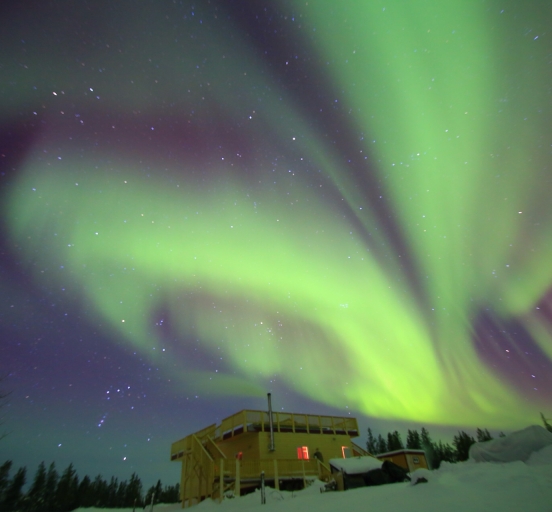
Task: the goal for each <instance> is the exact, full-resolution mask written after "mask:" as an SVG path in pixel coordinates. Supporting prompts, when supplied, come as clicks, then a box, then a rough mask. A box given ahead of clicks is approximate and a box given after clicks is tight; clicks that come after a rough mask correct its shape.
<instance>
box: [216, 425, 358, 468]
mask: <svg viewBox="0 0 552 512" xmlns="http://www.w3.org/2000/svg"><path fill="white" fill-rule="evenodd" d="M217 446H218V447H219V448H220V450H221V451H222V452H223V453H224V454H225V455H226V457H227V458H228V459H234V458H235V457H236V456H237V454H238V453H240V452H241V454H242V455H241V457H242V459H243V460H248V459H297V458H298V457H297V447H299V446H307V447H308V450H309V459H312V458H313V456H314V452H315V451H316V448H318V449H319V451H320V453H322V456H323V457H324V461H326V462H327V461H328V460H329V459H333V458H340V457H343V451H342V447H343V446H347V447H348V448H350V449H351V448H352V443H351V438H350V437H349V436H347V435H339V434H335V435H333V434H332V435H330V434H307V433H293V432H275V433H274V447H275V449H274V451H270V449H269V447H270V432H244V433H242V434H238V435H236V436H234V437H230V438H228V439H224V440H222V441H219V442H218V443H217Z"/></svg>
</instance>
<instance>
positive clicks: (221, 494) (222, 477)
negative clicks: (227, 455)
mask: <svg viewBox="0 0 552 512" xmlns="http://www.w3.org/2000/svg"><path fill="white" fill-rule="evenodd" d="M223 492H224V459H222V458H221V459H220V475H219V503H222V498H223V497H224V496H223Z"/></svg>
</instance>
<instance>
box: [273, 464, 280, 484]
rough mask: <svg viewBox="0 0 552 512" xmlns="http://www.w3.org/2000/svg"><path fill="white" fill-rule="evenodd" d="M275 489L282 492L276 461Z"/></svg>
mask: <svg viewBox="0 0 552 512" xmlns="http://www.w3.org/2000/svg"><path fill="white" fill-rule="evenodd" d="M274 488H275V489H276V490H277V491H279V490H280V479H279V478H278V461H277V460H276V459H274Z"/></svg>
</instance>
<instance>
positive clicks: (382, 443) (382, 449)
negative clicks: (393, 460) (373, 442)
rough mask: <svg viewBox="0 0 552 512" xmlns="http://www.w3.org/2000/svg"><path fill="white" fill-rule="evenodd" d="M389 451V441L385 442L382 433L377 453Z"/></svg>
mask: <svg viewBox="0 0 552 512" xmlns="http://www.w3.org/2000/svg"><path fill="white" fill-rule="evenodd" d="M387 451H388V450H387V443H386V442H385V439H384V438H383V437H382V436H381V434H378V442H377V448H376V454H378V453H385V452H387Z"/></svg>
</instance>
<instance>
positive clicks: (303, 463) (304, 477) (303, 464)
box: [301, 459, 307, 489]
mask: <svg viewBox="0 0 552 512" xmlns="http://www.w3.org/2000/svg"><path fill="white" fill-rule="evenodd" d="M301 471H303V489H306V488H307V477H306V475H305V459H301Z"/></svg>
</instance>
